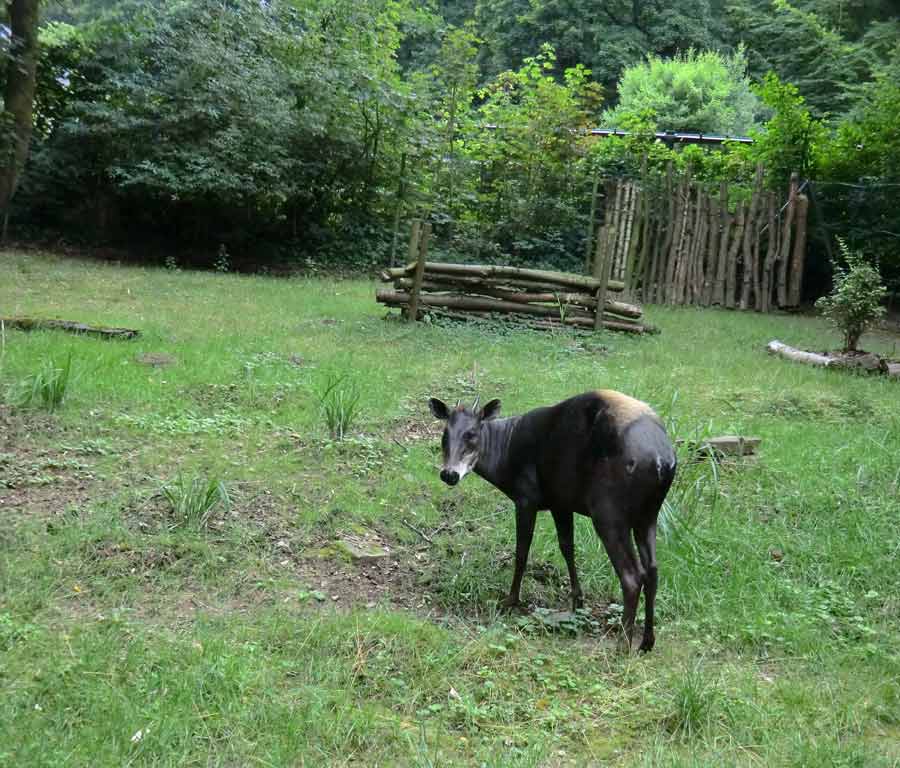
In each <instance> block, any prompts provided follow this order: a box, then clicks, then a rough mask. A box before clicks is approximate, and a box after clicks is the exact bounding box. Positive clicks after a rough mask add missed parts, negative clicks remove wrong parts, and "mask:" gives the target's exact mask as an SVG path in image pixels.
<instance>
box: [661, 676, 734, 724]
mask: <svg viewBox="0 0 900 768" xmlns="http://www.w3.org/2000/svg"><path fill="white" fill-rule="evenodd" d="M721 697H722V694H721V691H720V690H719V687H718V685H717V681H715V680H710V679H708V677H707V676H706V675H704V673H703V668H702V667H701V665H700V664H699V663H697V664H695V666H694V667H693V668H691V669H689V670H687V672H686V673H685V674H684V675H683V676H682V677H681V678H680V679H678V680H677V681H676V682H675V685H674V686H673V690H672V693H671V703H670V710H669V715H668V717H667V718H666V726H667V728H668V730H669V732H670V733H672V734H673V735H675V736H678V737H680V738H682V739H684V740H686V741H689V740H691V739H695V738H697V737H698V736H699V735H700V734H701V733H703V732H704V731H707V730H709V729H710V727H711V726H713V724H714V723H715V721H716V720H718V719H719V715H720V712H719V710H720V704H721V702H720V700H721Z"/></svg>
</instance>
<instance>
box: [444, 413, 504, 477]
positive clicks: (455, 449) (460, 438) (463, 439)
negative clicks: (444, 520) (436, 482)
mask: <svg viewBox="0 0 900 768" xmlns="http://www.w3.org/2000/svg"><path fill="white" fill-rule="evenodd" d="M428 406H429V408H431V412H432V413H433V414H434V417H435V418H436V419H441V420H442V421H446V422H447V426H446V427H444V436H443V437H442V438H441V447H442V449H443V451H444V466H443V467H442V468H441V480H443V481H444V482H445V483H447V485H456V484H457V483H458V482H459V481H460V480H462V479H463V478H464V477H465V476H466V475H467V474H468V473H469V472H471V471H472V468H473V467H474V466H475V465H476V464H477V463H478V453H479V450H480V447H481V427H482V425H483V423H484V422H485V421H488V420H489V419H493V418H495V417H496V416H497V415H498V414H499V413H500V401H499V400H491V402H489V403H488V404H487V405H485V406H484V408H481V409H479V408H478V400H477V399H476V400H475V403H474V405H473V406H472V407H471V408H466V407H465V406H462V405H460V404H459V403H457V404H456V407H455V408H453V409H452V410H451V409H450V408H448V407H447V404H446V403H444V402H443V401H442V400H438V399H437V398H436V397H432V398H430V399H429V400H428Z"/></svg>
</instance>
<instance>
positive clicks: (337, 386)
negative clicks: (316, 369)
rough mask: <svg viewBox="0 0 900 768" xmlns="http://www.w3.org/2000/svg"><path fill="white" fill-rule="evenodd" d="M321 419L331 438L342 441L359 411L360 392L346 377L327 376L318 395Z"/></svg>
mask: <svg viewBox="0 0 900 768" xmlns="http://www.w3.org/2000/svg"><path fill="white" fill-rule="evenodd" d="M318 398H319V403H320V404H321V407H322V418H323V420H324V421H325V426H327V427H328V431H329V433H330V434H331V436H332V437H333V438H335V439H337V440H343V439H344V435H345V434H346V433H347V431H348V430H349V429H350V426H351V425H352V424H353V420H354V419H355V418H356V416H357V413H358V411H359V398H360V392H359V388H358V387H357V386H356V383H355V382H353V381H351V380H349V379H348V378H347V376H346V375H340V376H336V375H333V374H332V375H329V377H328V379H327V380H326V382H325V386H324V387H323V388H322V390H321V391H320V392H319V393H318Z"/></svg>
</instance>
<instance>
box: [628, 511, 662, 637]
mask: <svg viewBox="0 0 900 768" xmlns="http://www.w3.org/2000/svg"><path fill="white" fill-rule="evenodd" d="M634 540H635V543H636V544H637V548H638V554H639V555H640V558H641V565H642V566H643V568H644V638H643V639H642V640H641V646H640V650H641V651H645V652H646V651H652V650H653V644H654V643H655V642H656V635H655V634H654V632H653V609H654V606H655V604H656V585H657V582H658V580H659V577H658V575H657V570H656V521H655V520H654V521H653V522H652V523H650V524H649V525H643V526H638V527H636V528H635V529H634Z"/></svg>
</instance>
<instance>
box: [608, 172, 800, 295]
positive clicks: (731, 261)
mask: <svg viewBox="0 0 900 768" xmlns="http://www.w3.org/2000/svg"><path fill="white" fill-rule="evenodd" d="M763 182H764V176H763V169H762V167H761V166H759V167H757V170H756V178H755V180H754V184H753V188H752V191H751V192H750V194H749V197H748V198H747V199H743V200H735V199H734V198H735V197H736V195H735V194H734V193H731V194H730V191H729V188H728V186H727V185H726V184H724V183H723V184H721V185H720V186H719V189H718V190H717V191H716V190H710V189H708V188H705V187H704V186H702V185H700V184H697V183H695V182H694V181H693V180H692V178H691V170H690V167H688V169H687V170H686V172H685V173H684V174H683V175H682V177H681V178H680V179H675V178H674V177H673V173H672V170H671V167H670V168H669V169H668V171H667V173H666V175H665V178H664V179H659V180H657V182H656V183H650V179H649V178H648V177H647V176H646V170H644V171H643V172H642V181H641V182H637V181H628V180H624V179H623V180H612V181H609V182H607V183H606V185H605V194H604V200H605V206H603V210H602V212H601V213H602V224H601V225H600V226H599V227H598V228H597V236H596V243H597V247H596V255H595V258H594V266H593V273H594V274H595V275H600V274H601V273H602V272H603V271H604V270H605V271H606V272H608V274H609V276H610V279H611V280H613V281H616V280H618V281H621V282H622V283H623V284H624V286H625V289H626V291H628V292H629V294H630V295H640V296H641V298H642V300H643V301H645V302H653V303H657V304H692V305H698V306H714V305H717V306H722V307H728V308H731V309H745V310H756V311H759V312H769V311H772V310H773V309H776V308H781V309H785V308H792V307H797V306H798V305H799V304H800V299H801V295H802V281H803V269H804V262H805V255H806V220H807V210H808V200H807V198H806V196H805V195H803V194H801V192H800V186H799V180H798V177H797V175H796V174H794V175H793V176H792V178H791V183H790V187H789V190H788V195H787V198H786V199H779V196H778V195H777V194H776V193H775V192H772V191H770V190H767V189H766V188H765V185H764V183H763ZM730 198H731V199H730ZM593 210H594V208H592V211H593Z"/></svg>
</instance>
